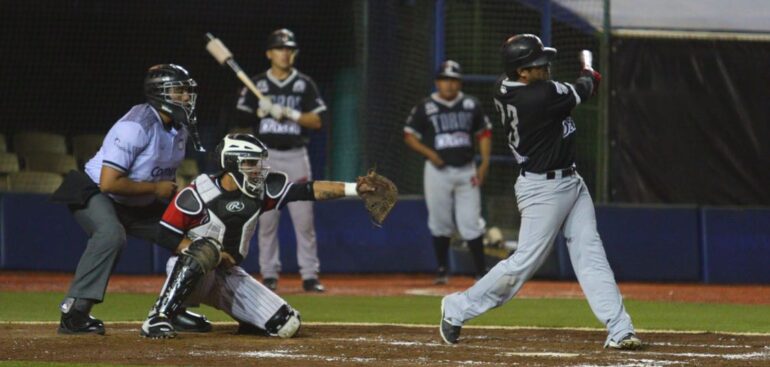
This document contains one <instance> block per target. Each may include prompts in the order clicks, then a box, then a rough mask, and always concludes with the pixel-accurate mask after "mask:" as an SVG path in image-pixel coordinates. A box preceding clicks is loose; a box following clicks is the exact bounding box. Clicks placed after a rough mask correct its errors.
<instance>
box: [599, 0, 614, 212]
mask: <svg viewBox="0 0 770 367" xmlns="http://www.w3.org/2000/svg"><path fill="white" fill-rule="evenodd" d="M611 34H612V23H611V19H610V0H604V25H603V31H602V33H601V35H600V37H601V38H600V41H599V59H600V62H601V73H602V85H601V86H600V87H599V88H600V89H599V126H598V129H597V134H598V136H597V142H598V143H599V144H598V147H597V150H598V151H597V164H596V167H597V170H596V196H597V198H598V199H599V201H600V202H603V203H606V202H608V201H610V198H611V193H610V188H609V187H610V185H609V177H610V172H609V170H610V135H609V126H610V102H611V99H612V96H611V95H610V94H611V93H612V88H611V87H610V86H611V83H612V80H611V79H610V67H611V65H610V54H611V52H612V49H611V48H612V43H611V38H610V36H611Z"/></svg>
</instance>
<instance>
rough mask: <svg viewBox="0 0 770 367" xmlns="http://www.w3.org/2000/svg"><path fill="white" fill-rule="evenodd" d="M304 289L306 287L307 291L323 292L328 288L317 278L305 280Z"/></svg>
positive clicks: (303, 282)
mask: <svg viewBox="0 0 770 367" xmlns="http://www.w3.org/2000/svg"><path fill="white" fill-rule="evenodd" d="M302 289H304V290H305V292H316V293H323V292H325V291H326V288H325V287H324V286H323V284H321V282H319V281H318V279H316V278H310V279H305V280H303V281H302Z"/></svg>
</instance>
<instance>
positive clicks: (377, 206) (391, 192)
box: [356, 169, 398, 226]
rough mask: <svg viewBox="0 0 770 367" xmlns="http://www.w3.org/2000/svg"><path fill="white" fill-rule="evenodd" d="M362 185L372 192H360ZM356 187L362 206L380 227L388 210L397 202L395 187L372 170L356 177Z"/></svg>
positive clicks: (391, 182)
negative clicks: (362, 201) (362, 202)
mask: <svg viewBox="0 0 770 367" xmlns="http://www.w3.org/2000/svg"><path fill="white" fill-rule="evenodd" d="M362 184H366V185H367V186H369V187H371V188H374V191H371V192H361V191H360V187H361V185H362ZM356 185H357V187H358V188H359V195H360V196H361V198H362V199H364V206H366V210H367V211H369V215H370V216H371V217H372V221H373V222H374V224H376V225H378V226H379V225H382V222H383V221H384V220H385V217H387V216H388V213H390V210H391V209H393V206H394V205H396V200H398V189H397V188H396V185H395V184H394V183H393V181H391V180H389V179H388V178H387V177H385V176H383V175H380V174H378V173H377V172H375V171H374V169H372V170H369V173H368V174H367V175H366V176H358V178H357V179H356Z"/></svg>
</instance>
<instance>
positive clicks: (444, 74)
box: [436, 60, 463, 80]
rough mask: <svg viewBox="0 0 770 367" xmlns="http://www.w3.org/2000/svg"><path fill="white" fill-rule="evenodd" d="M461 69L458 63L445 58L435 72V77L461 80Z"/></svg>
mask: <svg viewBox="0 0 770 367" xmlns="http://www.w3.org/2000/svg"><path fill="white" fill-rule="evenodd" d="M462 78H463V70H462V69H461V68H460V63H458V62H457V61H454V60H447V61H444V62H442V63H441V66H439V68H438V72H437V73H436V79H457V80H462Z"/></svg>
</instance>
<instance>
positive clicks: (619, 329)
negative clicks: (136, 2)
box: [444, 173, 634, 341]
mask: <svg viewBox="0 0 770 367" xmlns="http://www.w3.org/2000/svg"><path fill="white" fill-rule="evenodd" d="M515 187H516V199H517V201H518V204H519V211H520V212H521V229H520V230H519V247H518V249H517V250H516V252H514V253H513V255H512V256H511V257H509V258H507V259H505V260H503V261H501V262H499V263H498V264H497V265H496V266H495V267H494V268H492V270H490V271H489V273H487V275H485V276H484V277H483V278H481V279H480V280H479V281H478V282H476V284H474V285H473V286H472V287H470V288H468V289H467V290H466V291H464V292H457V293H453V294H451V295H449V296H447V297H446V298H445V300H444V315H445V318H446V319H448V320H449V322H450V323H451V324H453V325H455V326H461V325H463V323H465V322H466V321H468V320H470V319H472V318H474V317H476V316H478V315H480V314H482V313H484V312H486V311H488V310H489V309H492V308H495V307H498V306H501V305H503V304H504V303H506V302H508V301H509V300H510V299H511V298H513V296H514V295H516V293H517V292H518V291H519V289H521V286H522V285H523V284H524V282H525V281H526V280H528V279H529V278H530V277H532V274H534V272H535V271H536V270H537V268H539V267H540V265H542V263H543V261H545V259H546V257H547V256H548V254H549V253H550V251H551V249H552V248H553V242H554V239H555V238H556V235H557V233H558V232H559V231H563V233H564V238H565V239H566V240H567V249H568V250H569V255H570V261H571V262H572V266H573V268H574V269H575V275H576V276H577V279H578V282H579V283H580V287H581V288H583V293H584V294H585V295H586V298H587V299H588V304H589V305H590V306H591V310H592V311H593V313H594V315H596V318H597V319H599V321H600V322H602V323H603V324H605V326H606V327H607V330H608V332H609V335H608V338H607V341H609V340H610V338H612V339H614V340H620V338H622V337H624V336H625V335H626V334H628V333H630V332H634V326H633V325H632V324H631V317H630V316H629V315H628V313H626V310H625V307H624V306H623V298H622V296H621V295H620V291H619V290H618V286H617V284H616V283H615V277H614V275H613V273H612V269H610V265H609V263H608V262H607V256H606V254H605V252H604V247H603V246H602V241H601V239H600V238H599V233H598V232H597V230H596V213H595V211H594V204H593V202H592V201H591V195H590V194H589V193H588V188H587V187H586V185H585V183H584V182H583V178H582V177H580V176H579V175H577V174H576V175H575V176H569V177H564V178H556V179H551V180H547V179H546V178H545V175H534V174H529V173H528V174H527V176H526V177H521V176H520V177H519V178H518V179H517V180H516V186H515Z"/></svg>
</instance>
